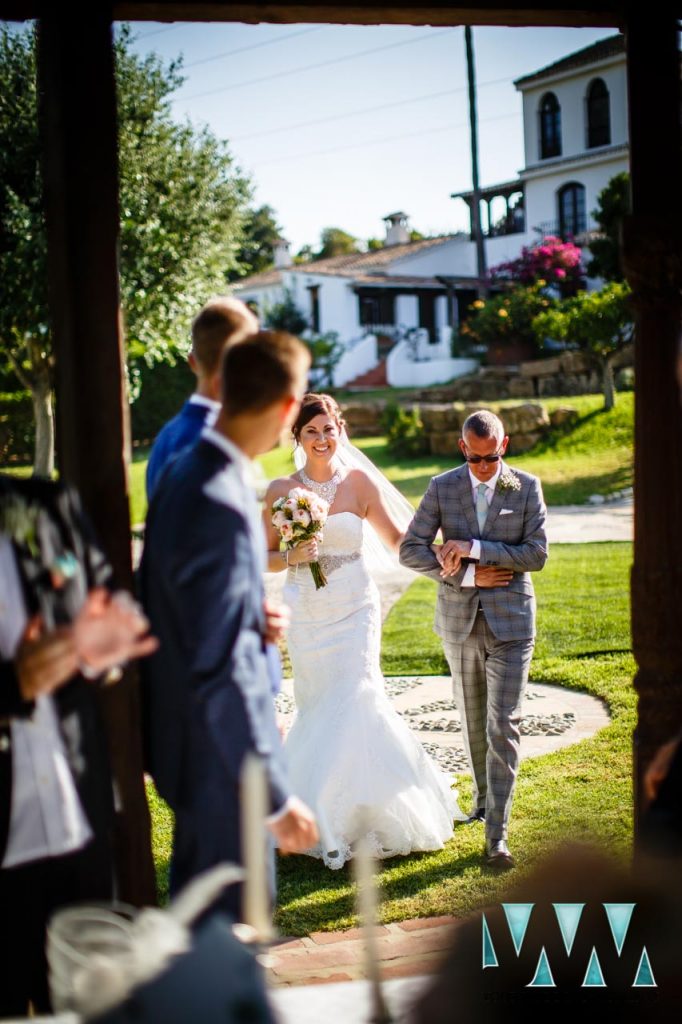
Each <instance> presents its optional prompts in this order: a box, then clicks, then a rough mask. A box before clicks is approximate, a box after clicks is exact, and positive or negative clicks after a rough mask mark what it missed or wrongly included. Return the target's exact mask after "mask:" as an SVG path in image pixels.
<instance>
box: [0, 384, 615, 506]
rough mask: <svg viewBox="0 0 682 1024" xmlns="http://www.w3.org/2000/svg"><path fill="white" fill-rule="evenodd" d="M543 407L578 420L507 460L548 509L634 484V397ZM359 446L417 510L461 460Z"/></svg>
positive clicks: (138, 492) (136, 493)
mask: <svg viewBox="0 0 682 1024" xmlns="http://www.w3.org/2000/svg"><path fill="white" fill-rule="evenodd" d="M500 404H505V403H499V402H498V403H495V402H493V403H492V404H491V405H490V408H493V409H495V408H497V407H499V405H500ZM542 404H543V405H544V406H545V407H546V408H547V410H548V411H550V412H551V410H552V409H555V408H556V407H557V406H560V405H570V406H572V407H573V408H574V409H576V410H577V411H578V415H579V419H578V422H577V424H576V425H575V426H574V427H573V428H572V429H571V430H570V431H566V432H565V433H564V432H553V433H552V434H551V435H550V436H549V437H548V438H547V439H546V440H544V441H543V442H541V443H540V444H539V445H537V446H536V447H535V448H534V449H533V451H532V452H529V453H528V454H527V455H519V456H518V457H515V456H511V457H510V459H509V463H510V465H512V466H517V467H518V468H519V469H524V470H526V471H527V472H528V473H534V474H535V475H536V476H539V477H540V479H541V480H542V485H543V488H544V494H545V500H546V501H547V504H549V505H581V504H583V503H584V502H585V501H587V499H588V498H589V496H590V495H591V494H612V493H613V492H614V491H618V490H622V488H624V487H629V486H631V485H632V480H633V454H632V453H633V417H634V395H633V394H632V393H631V392H629V393H628V392H626V393H623V394H619V395H617V397H616V405H615V407H614V408H613V409H612V410H611V411H610V412H604V411H603V408H602V407H603V404H604V403H603V398H602V396H601V395H576V396H574V397H571V398H547V399H543V402H542ZM512 440H513V439H512ZM355 443H356V444H357V446H358V447H359V448H361V449H362V451H364V453H365V454H366V455H367V456H369V458H370V459H372V461H373V462H374V463H375V465H377V466H378V467H379V469H381V470H382V472H383V473H385V474H386V476H387V477H388V478H389V480H391V481H392V482H393V483H394V484H395V485H396V487H398V489H399V490H401V491H402V492H403V494H404V495H405V496H406V497H407V498H408V499H409V500H410V501H411V502H412V504H413V505H415V506H416V505H417V504H418V503H419V501H420V499H421V497H422V495H423V494H424V491H425V490H426V488H427V486H428V483H429V480H430V479H431V477H432V476H435V475H436V474H438V473H443V472H445V470H447V469H451V468H452V467H453V466H454V465H458V464H459V462H460V461H461V460H460V458H459V454H458V453H457V455H456V456H455V454H454V453H453V458H452V459H450V458H445V457H443V456H434V455H423V456H420V457H419V458H414V459H401V460H400V462H396V460H395V457H394V456H393V455H391V453H390V452H389V451H388V450H387V448H386V439H385V438H384V437H367V438H358V439H357V440H356V441H355ZM148 457H149V449H148V448H137V449H136V450H135V452H134V454H133V462H132V465H131V466H130V475H129V481H130V495H129V497H130V521H131V523H134V524H137V523H142V522H144V519H145V516H146V514H147V497H146V490H145V483H144V478H145V472H146V469H147V459H148ZM260 462H261V464H262V466H263V469H264V472H265V475H266V476H267V477H268V479H270V480H271V479H273V478H274V477H277V476H288V475H289V474H290V473H292V472H293V469H294V464H293V461H292V458H291V450H290V449H289V448H284V447H282V448H275V449H274V450H273V451H271V452H268V454H267V455H264V456H263V457H262V458H261V459H260ZM7 472H13V473H17V474H20V475H24V476H27V475H28V474H29V473H30V468H29V467H18V468H13V469H11V470H7Z"/></svg>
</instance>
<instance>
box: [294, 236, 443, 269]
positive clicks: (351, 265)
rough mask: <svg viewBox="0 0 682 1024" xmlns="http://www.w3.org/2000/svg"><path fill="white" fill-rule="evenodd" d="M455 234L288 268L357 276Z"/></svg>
mask: <svg viewBox="0 0 682 1024" xmlns="http://www.w3.org/2000/svg"><path fill="white" fill-rule="evenodd" d="M455 237H456V236H455V235H440V236H438V237H437V238H423V239H421V240H420V241H418V242H403V243H402V244H401V245H385V246H384V247H383V248H381V249H373V250H372V251H371V252H354V253H348V254H346V255H344V256H328V257H327V258H326V259H323V260H313V261H312V262H311V263H299V264H297V265H296V266H293V267H290V268H288V269H290V270H295V271H297V272H298V273H303V274H333V275H334V276H340V277H355V276H356V273H362V272H363V271H366V270H371V269H372V268H374V267H388V266H390V265H391V264H392V263H397V262H399V261H400V260H404V259H408V258H409V257H410V256H415V255H417V253H420V252H424V251H425V250H426V249H431V248H432V247H433V246H437V245H442V244H443V243H444V242H450V241H452V239H453V238H455Z"/></svg>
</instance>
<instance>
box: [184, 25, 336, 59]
mask: <svg viewBox="0 0 682 1024" xmlns="http://www.w3.org/2000/svg"><path fill="white" fill-rule="evenodd" d="M323 28H327V26H326V25H320V26H319V27H318V28H302V29H300V30H299V31H298V32H290V33H289V35H288V36H282V37H281V38H280V39H264V40H263V41H262V42H260V43H252V44H251V45H250V46H240V47H239V49H238V50H227V51H226V52H225V53H216V54H215V55H214V56H213V57H204V58H202V60H193V61H192V63H191V64H183V69H184V68H196V67H199V65H200V64H210V63H211V61H214V60H222V59H223V57H233V56H234V55H235V54H236V53H246V51H247V50H258V49H260V47H261V46H272V45H273V44H274V43H288V42H289V40H290V39H295V38H296V36H307V35H310V33H311V32H321V31H322V29H323Z"/></svg>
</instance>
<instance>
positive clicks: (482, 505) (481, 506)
mask: <svg viewBox="0 0 682 1024" xmlns="http://www.w3.org/2000/svg"><path fill="white" fill-rule="evenodd" d="M487 490H488V485H487V484H479V485H478V494H477V495H476V518H477V519H478V532H479V533H483V527H484V526H485V521H486V519H487V517H488V499H487V498H486V494H485V492H486V491H487Z"/></svg>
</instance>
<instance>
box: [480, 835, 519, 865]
mask: <svg viewBox="0 0 682 1024" xmlns="http://www.w3.org/2000/svg"><path fill="white" fill-rule="evenodd" d="M485 862H486V864H487V865H488V867H489V868H491V869H492V870H493V871H511V869H512V868H513V867H514V866H515V862H514V858H513V857H512V855H511V853H510V852H509V847H508V846H507V844H506V842H505V841H504V839H494V840H487V841H486V844H485Z"/></svg>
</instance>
